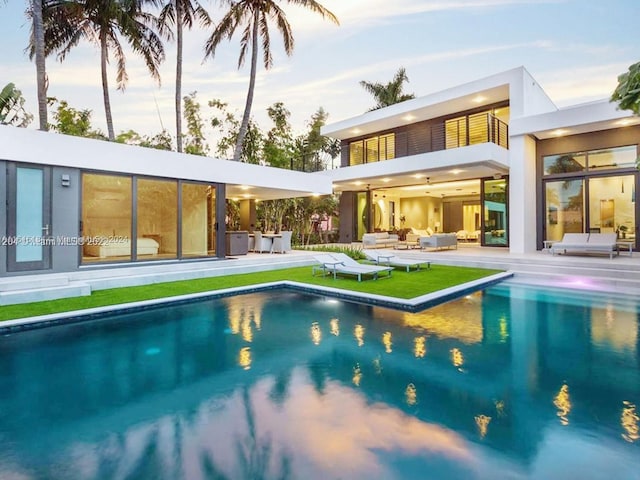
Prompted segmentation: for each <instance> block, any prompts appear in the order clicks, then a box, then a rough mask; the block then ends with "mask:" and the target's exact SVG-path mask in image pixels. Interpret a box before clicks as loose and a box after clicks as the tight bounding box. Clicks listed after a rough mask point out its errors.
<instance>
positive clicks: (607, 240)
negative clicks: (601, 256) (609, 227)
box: [551, 233, 620, 258]
mask: <svg viewBox="0 0 640 480" xmlns="http://www.w3.org/2000/svg"><path fill="white" fill-rule="evenodd" d="M617 242H618V236H617V234H616V233H565V234H564V236H563V237H562V240H561V241H559V242H555V243H553V244H552V245H551V254H552V255H555V254H556V253H558V252H562V253H567V252H578V253H608V254H609V258H613V255H614V254H616V255H619V254H620V251H619V249H618V243H617Z"/></svg>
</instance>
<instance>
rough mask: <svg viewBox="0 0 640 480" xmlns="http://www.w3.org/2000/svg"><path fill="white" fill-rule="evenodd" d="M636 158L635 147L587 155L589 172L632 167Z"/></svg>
mask: <svg viewBox="0 0 640 480" xmlns="http://www.w3.org/2000/svg"><path fill="white" fill-rule="evenodd" d="M637 156H638V155H637V149H636V146H635V145H631V146H627V147H618V148H607V149H605V150H595V151H592V152H589V153H588V165H589V170H595V169H598V170H601V169H605V168H629V167H634V166H635V164H636V157H637Z"/></svg>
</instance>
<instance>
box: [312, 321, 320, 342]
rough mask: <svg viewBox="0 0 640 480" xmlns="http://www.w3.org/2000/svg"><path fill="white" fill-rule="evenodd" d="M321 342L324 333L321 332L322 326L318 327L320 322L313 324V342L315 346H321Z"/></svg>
mask: <svg viewBox="0 0 640 480" xmlns="http://www.w3.org/2000/svg"><path fill="white" fill-rule="evenodd" d="M321 340H322V331H321V330H320V325H318V322H313V323H312V324H311V341H312V342H313V344H314V345H320V341H321Z"/></svg>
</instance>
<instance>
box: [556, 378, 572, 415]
mask: <svg viewBox="0 0 640 480" xmlns="http://www.w3.org/2000/svg"><path fill="white" fill-rule="evenodd" d="M553 405H554V406H555V407H556V408H557V409H558V411H557V412H556V415H557V416H558V417H560V423H561V424H562V425H569V418H568V416H569V413H570V412H571V397H570V396H569V386H568V385H567V384H566V383H565V384H564V385H562V387H561V388H560V391H559V392H558V394H557V395H556V396H555V398H554V399H553Z"/></svg>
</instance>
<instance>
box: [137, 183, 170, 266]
mask: <svg viewBox="0 0 640 480" xmlns="http://www.w3.org/2000/svg"><path fill="white" fill-rule="evenodd" d="M137 200H138V201H137V207H138V211H137V230H138V240H137V258H138V259H139V260H140V259H155V258H176V257H177V255H178V182H176V181H170V180H151V179H138V182H137Z"/></svg>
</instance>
